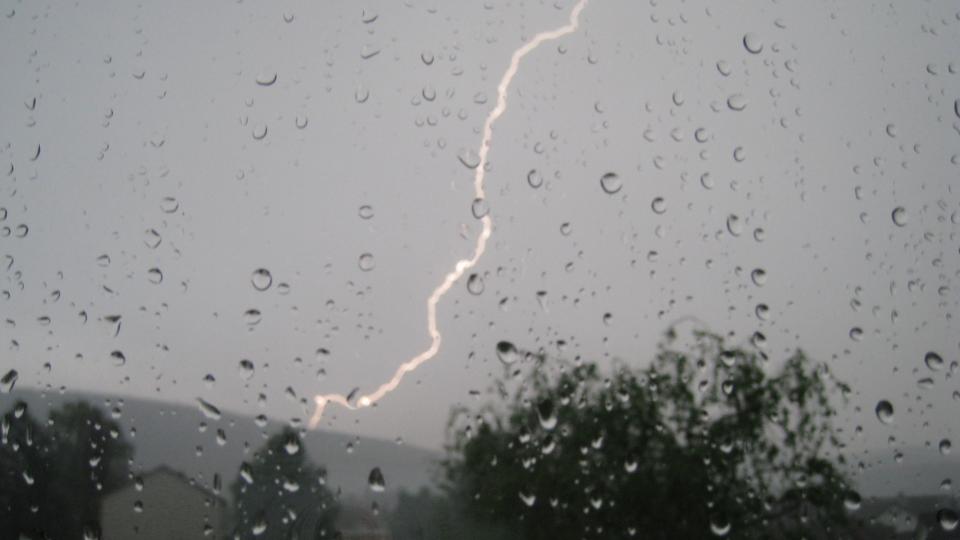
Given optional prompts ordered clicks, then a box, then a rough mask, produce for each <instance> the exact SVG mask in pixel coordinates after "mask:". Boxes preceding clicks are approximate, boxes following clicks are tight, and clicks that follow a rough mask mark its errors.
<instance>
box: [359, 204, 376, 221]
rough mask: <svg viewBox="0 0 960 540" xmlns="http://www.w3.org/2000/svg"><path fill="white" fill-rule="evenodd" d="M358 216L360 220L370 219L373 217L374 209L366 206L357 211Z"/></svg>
mask: <svg viewBox="0 0 960 540" xmlns="http://www.w3.org/2000/svg"><path fill="white" fill-rule="evenodd" d="M357 214H358V215H359V216H360V219H370V218H372V217H373V207H372V206H369V205H366V204H365V205H363V206H361V207H360V209H359V210H357Z"/></svg>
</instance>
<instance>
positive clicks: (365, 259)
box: [357, 253, 376, 272]
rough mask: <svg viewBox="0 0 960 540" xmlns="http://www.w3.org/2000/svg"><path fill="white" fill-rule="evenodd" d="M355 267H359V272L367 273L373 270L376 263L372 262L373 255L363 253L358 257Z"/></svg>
mask: <svg viewBox="0 0 960 540" xmlns="http://www.w3.org/2000/svg"><path fill="white" fill-rule="evenodd" d="M357 265H358V266H359V267H360V270H363V271H364V272H369V271H371V270H373V268H374V267H375V266H376V263H375V262H374V260H373V255H372V254H370V253H364V254H363V255H360V259H359V260H358V261H357Z"/></svg>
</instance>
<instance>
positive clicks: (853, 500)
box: [843, 489, 862, 512]
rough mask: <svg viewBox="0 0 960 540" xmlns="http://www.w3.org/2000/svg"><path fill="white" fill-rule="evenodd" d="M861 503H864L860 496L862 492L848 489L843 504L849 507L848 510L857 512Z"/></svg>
mask: <svg viewBox="0 0 960 540" xmlns="http://www.w3.org/2000/svg"><path fill="white" fill-rule="evenodd" d="M861 503H862V499H861V497H860V494H859V493H857V492H856V491H853V490H852V489H851V490H850V491H848V492H847V493H846V495H844V497H843V505H844V506H845V507H846V508H847V510H850V511H851V512H855V511H857V510H859V509H860V505H861Z"/></svg>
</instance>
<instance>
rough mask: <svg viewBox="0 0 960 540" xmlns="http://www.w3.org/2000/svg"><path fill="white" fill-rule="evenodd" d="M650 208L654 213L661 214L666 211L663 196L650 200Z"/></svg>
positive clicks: (665, 202)
mask: <svg viewBox="0 0 960 540" xmlns="http://www.w3.org/2000/svg"><path fill="white" fill-rule="evenodd" d="M650 209H651V210H653V213H654V214H663V213H664V212H666V211H667V201H666V200H664V198H663V197H655V198H654V199H653V201H651V202H650Z"/></svg>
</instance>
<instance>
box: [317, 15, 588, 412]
mask: <svg viewBox="0 0 960 540" xmlns="http://www.w3.org/2000/svg"><path fill="white" fill-rule="evenodd" d="M587 1H588V0H578V1H577V3H576V4H575V5H574V6H573V9H572V10H571V11H570V20H569V22H568V23H567V24H565V25H564V26H561V27H560V28H556V29H554V30H549V31H546V32H540V33H539V34H537V35H535V36H533V39H531V40H530V41H528V42H527V43H525V44H524V45H523V46H521V47H520V48H519V49H517V50H515V51H513V55H512V56H511V57H510V65H509V66H508V67H507V70H506V71H505V72H504V73H503V77H502V78H501V79H500V84H498V85H497V105H496V107H494V108H493V110H491V111H490V114H488V115H487V118H486V120H485V121H484V123H483V137H482V138H481V139H480V151H479V152H478V155H479V158H480V160H479V163H478V164H477V167H476V173H475V175H474V178H473V191H474V195H475V197H476V198H477V199H483V198H484V191H483V181H484V177H485V176H486V164H487V154H489V153H490V144H491V142H493V123H494V122H496V121H497V119H498V118H500V116H501V115H502V114H503V113H504V111H506V110H507V91H508V90H509V88H510V83H511V82H513V78H514V76H516V74H517V69H519V67H520V60H522V59H523V57H524V56H526V55H527V54H529V53H530V52H532V51H533V50H534V49H536V48H537V47H539V46H540V45H541V44H542V43H544V42H547V41H552V40H554V39H558V38H560V37H563V36H565V35H567V34H570V33H572V32H574V31H576V29H577V27H579V26H580V12H581V11H583V8H584V7H586V5H587ZM480 222H481V223H482V225H483V228H482V229H481V230H480V235H479V236H478V237H477V244H476V246H475V247H474V249H473V256H472V257H470V258H469V259H461V260H459V261H457V264H456V265H455V266H454V267H453V271H451V272H450V273H448V274H447V275H446V276H445V277H444V278H443V281H442V282H441V283H440V285H437V288H436V289H434V290H433V292H432V293H430V296H429V297H428V298H427V333H429V334H430V346H429V347H427V349H426V350H424V351H423V352H421V353H420V354H418V355H416V356H414V357H413V358H411V359H409V360H407V361H406V362H404V363H402V364H400V366H399V367H398V368H397V370H396V371H395V372H394V373H393V377H391V378H390V380H388V381H387V382H385V383H383V384H381V385H380V387H379V388H377V389H376V390H375V391H373V392H371V393H369V394H366V395H363V396H360V397H359V398H358V399H357V401H356V405H354V404H353V403H351V402H350V400H349V399H348V398H347V397H346V396H343V395H342V394H325V395H321V394H318V395H316V396H315V397H314V398H313V401H314V402H315V403H316V406H317V408H316V410H315V411H314V413H313V416H312V417H311V418H310V424H309V425H310V428H311V429H313V428H316V427H317V425H318V424H319V423H320V419H321V418H322V417H323V410H324V408H326V406H327V404H329V403H336V404H338V405H341V406H343V407H345V408H347V409H351V410H354V409H359V408H364V407H369V406H371V405H373V404H374V403H376V402H378V401H380V400H381V399H382V398H383V397H384V396H386V395H387V394H389V393H390V392H392V391H393V390H394V389H396V388H397V386H399V385H400V382H401V381H402V380H403V377H404V375H406V374H407V373H410V372H411V371H414V370H415V369H417V368H418V367H420V364H423V363H424V362H426V361H427V360H430V359H431V358H433V357H434V356H436V355H437V352H439V351H440V343H441V342H442V341H443V336H441V335H440V330H439V329H437V303H439V302H440V299H441V298H443V296H444V295H445V294H447V291H449V290H450V287H452V286H453V284H454V283H456V282H457V280H458V279H460V278H461V277H463V274H464V272H466V271H467V270H469V269H471V268H473V267H474V266H476V264H477V261H479V260H480V257H482V256H483V253H484V251H486V249H487V240H489V239H490V235H491V234H492V233H493V221H492V220H491V219H490V216H489V214H488V215H485V216H483V218H481V220H480Z"/></svg>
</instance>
